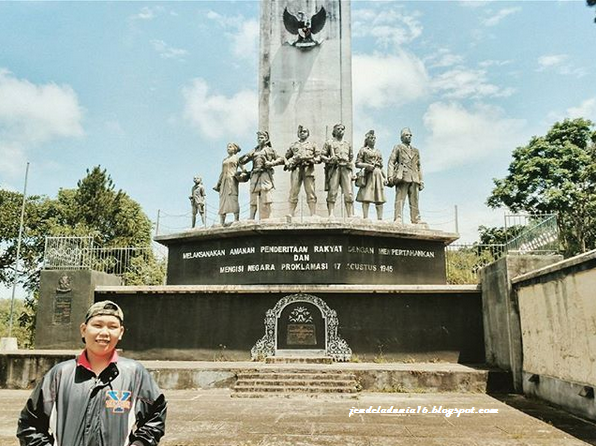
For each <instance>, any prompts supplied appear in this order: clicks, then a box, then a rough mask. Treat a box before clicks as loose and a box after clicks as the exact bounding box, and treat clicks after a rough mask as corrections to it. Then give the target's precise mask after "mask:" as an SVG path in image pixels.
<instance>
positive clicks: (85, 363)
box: [77, 349, 118, 372]
mask: <svg viewBox="0 0 596 446" xmlns="http://www.w3.org/2000/svg"><path fill="white" fill-rule="evenodd" d="M116 362H118V352H117V351H116V349H114V352H113V353H112V357H111V358H110V363H116ZM77 365H80V366H81V367H84V368H86V369H87V370H89V371H90V372H93V369H92V368H91V364H90V363H89V359H87V349H84V350H83V351H82V352H81V354H80V355H79V356H78V357H77Z"/></svg>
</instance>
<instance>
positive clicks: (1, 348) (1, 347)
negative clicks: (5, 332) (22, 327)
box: [0, 338, 19, 352]
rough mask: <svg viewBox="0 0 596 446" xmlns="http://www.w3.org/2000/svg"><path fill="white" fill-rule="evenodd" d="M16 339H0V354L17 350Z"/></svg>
mask: <svg viewBox="0 0 596 446" xmlns="http://www.w3.org/2000/svg"><path fill="white" fill-rule="evenodd" d="M18 349H19V346H18V344H17V338H2V339H0V352H10V351H15V350H18Z"/></svg>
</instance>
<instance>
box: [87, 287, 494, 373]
mask: <svg viewBox="0 0 596 446" xmlns="http://www.w3.org/2000/svg"><path fill="white" fill-rule="evenodd" d="M294 293H304V294H309V295H313V296H316V297H318V298H320V299H321V300H322V301H324V302H325V303H326V305H327V306H328V307H329V308H330V309H331V310H333V311H334V312H335V314H336V317H337V321H338V326H337V334H338V335H339V336H340V337H341V338H342V339H343V340H345V341H346V342H347V345H348V346H349V348H350V349H351V350H352V354H353V355H355V356H354V358H353V359H358V360H360V361H363V362H373V361H393V362H395V361H417V362H424V361H433V360H434V361H444V362H454V363H458V362H459V363H464V364H481V363H483V362H484V345H483V341H482V337H483V331H482V313H481V298H480V291H479V289H478V288H477V287H476V286H461V285H460V286H448V285H442V286H438V285H437V286H421V285H417V286H395V285H393V286H388V285H387V286H381V285H378V286H374V287H371V286H365V285H341V286H340V285H308V286H305V285H302V286H298V285H283V286H282V285H263V286H248V285H244V286H206V285H205V286H176V287H174V286H162V287H100V288H98V289H97V290H96V297H95V299H96V300H105V299H110V300H113V301H114V302H116V303H117V304H118V305H120V306H121V307H122V309H123V310H124V314H125V315H126V322H125V325H126V334H125V335H124V338H123V340H122V342H121V343H120V344H119V346H120V347H121V348H122V349H123V350H124V351H125V352H126V353H127V354H128V355H129V356H130V357H133V358H136V359H161V360H184V361H187V360H202V361H217V360H224V361H246V360H249V359H250V358H251V353H250V352H251V349H252V348H253V347H254V346H255V345H256V343H257V342H258V341H259V340H260V339H261V338H263V336H264V335H265V330H266V328H265V321H266V315H267V312H268V311H269V310H272V309H273V308H275V307H276V305H277V304H278V302H280V300H282V299H284V298H285V297H287V296H288V295H292V294H294ZM278 320H281V316H280V317H279V318H278ZM279 326H281V323H279ZM319 332H320V333H324V332H325V331H324V329H323V327H321V326H319V328H317V333H319ZM280 333H283V327H282V329H281V331H280ZM277 339H278V341H279V338H277ZM282 348H284V347H283V346H282ZM315 348H317V349H318V348H320V347H315ZM323 348H324V347H323Z"/></svg>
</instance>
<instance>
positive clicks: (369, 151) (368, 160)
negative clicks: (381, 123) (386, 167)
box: [356, 130, 387, 220]
mask: <svg viewBox="0 0 596 446" xmlns="http://www.w3.org/2000/svg"><path fill="white" fill-rule="evenodd" d="M376 141H377V137H376V136H375V131H374V130H369V131H368V133H366V135H365V136H364V147H362V148H361V149H360V151H359V152H358V157H357V158H356V167H358V168H360V169H361V170H360V172H359V173H358V177H357V179H356V186H359V187H360V189H358V195H357V196H356V201H358V202H360V203H362V216H363V217H364V218H368V208H369V206H370V204H371V203H374V204H375V207H376V209H377V220H382V219H383V203H385V201H386V200H385V185H386V184H387V180H386V178H385V172H384V171H383V155H381V152H380V151H379V149H375V143H376Z"/></svg>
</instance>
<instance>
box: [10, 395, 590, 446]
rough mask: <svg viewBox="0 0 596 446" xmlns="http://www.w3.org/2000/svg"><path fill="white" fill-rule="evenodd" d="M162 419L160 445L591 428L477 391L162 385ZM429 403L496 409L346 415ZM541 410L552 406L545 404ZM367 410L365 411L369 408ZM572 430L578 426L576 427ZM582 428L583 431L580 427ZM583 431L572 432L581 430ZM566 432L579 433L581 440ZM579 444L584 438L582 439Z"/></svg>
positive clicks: (565, 437)
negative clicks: (303, 392)
mask: <svg viewBox="0 0 596 446" xmlns="http://www.w3.org/2000/svg"><path fill="white" fill-rule="evenodd" d="M29 393H30V391H28V390H2V391H0V405H1V407H2V411H0V445H2V446H16V445H18V440H17V439H16V437H15V430H16V420H17V418H18V416H19V412H20V411H21V409H22V408H23V406H24V405H25V402H26V400H27V398H28V396H29ZM165 395H166V398H167V400H168V420H167V427H166V435H165V437H164V438H163V439H162V441H161V442H160V443H159V444H160V446H257V445H260V446H290V445H300V446H338V445H341V446H366V445H374V446H480V445H482V446H589V444H595V443H596V435H595V434H594V432H595V431H596V430H595V429H594V426H593V425H588V423H584V426H585V427H583V428H582V426H578V427H577V428H576V429H575V431H571V432H570V430H567V432H568V433H566V432H563V431H562V430H561V429H569V428H568V426H570V425H571V424H572V423H576V425H577V423H578V422H579V420H578V419H577V418H576V417H573V418H572V417H566V418H564V414H562V413H557V417H558V419H559V420H560V421H561V422H562V423H563V422H564V423H565V426H561V425H557V424H554V425H552V424H549V423H547V422H544V421H540V419H538V418H539V417H541V415H542V414H543V413H544V410H543V407H544V405H542V406H538V407H537V406H536V405H535V404H534V405H533V406H532V407H531V409H532V411H531V412H529V414H530V415H527V414H525V413H523V412H520V411H519V410H516V409H514V408H512V407H510V406H508V405H506V404H504V403H502V402H500V401H498V400H496V399H494V398H492V397H490V396H488V395H485V394H478V393H465V394H462V393H422V394H421V393H400V394H396V393H362V392H361V393H360V394H358V395H359V396H358V398H357V399H343V398H341V399H338V398H332V397H327V396H321V397H319V398H305V397H300V396H298V397H292V398H282V397H270V398H258V399H252V398H230V396H231V390H229V389H215V390H166V391H165ZM379 406H381V408H383V409H388V408H394V409H398V410H399V409H404V410H405V409H406V408H414V409H416V411H417V409H418V406H420V408H425V409H426V410H427V411H428V412H431V411H432V409H433V408H434V407H436V408H439V407H440V408H441V409H442V410H446V409H456V408H457V409H464V410H465V409H471V408H472V407H474V408H476V409H497V410H498V413H490V414H478V413H476V414H466V413H464V414H461V415H460V416H459V417H458V416H457V414H454V413H453V414H451V416H449V417H447V416H445V415H446V414H445V413H434V414H433V413H422V411H421V412H420V413H413V414H393V415H392V414H384V413H353V414H352V416H350V411H351V410H353V409H354V408H356V409H363V410H366V409H369V408H370V409H371V410H377V408H378V407H379ZM546 409H548V410H549V411H550V410H552V409H550V408H549V407H547V408H546ZM369 412H370V411H369ZM579 428H582V430H581V431H580V430H579ZM588 429H590V430H591V432H588ZM582 432H583V433H584V434H585V435H584V436H580V434H581V433H582ZM574 436H576V437H578V438H581V439H582V440H584V441H581V440H579V439H577V438H574ZM585 441H587V442H588V443H586V442H585Z"/></svg>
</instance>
